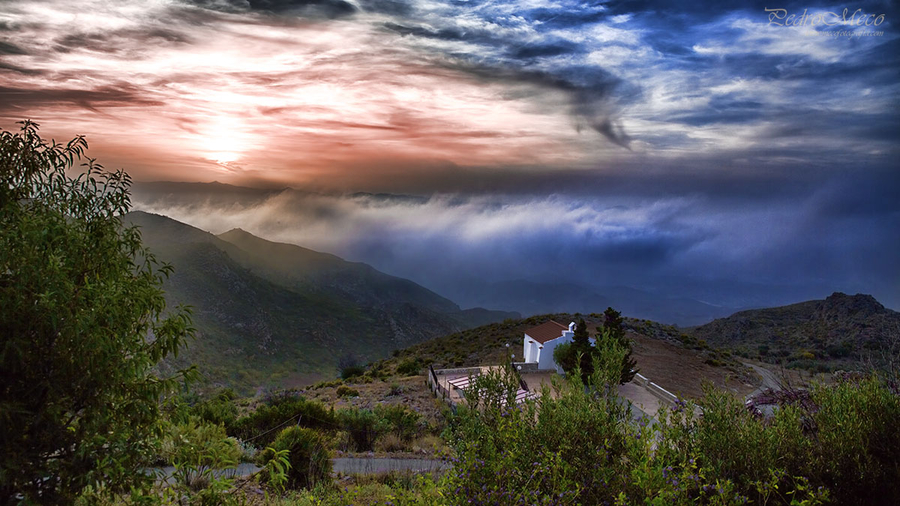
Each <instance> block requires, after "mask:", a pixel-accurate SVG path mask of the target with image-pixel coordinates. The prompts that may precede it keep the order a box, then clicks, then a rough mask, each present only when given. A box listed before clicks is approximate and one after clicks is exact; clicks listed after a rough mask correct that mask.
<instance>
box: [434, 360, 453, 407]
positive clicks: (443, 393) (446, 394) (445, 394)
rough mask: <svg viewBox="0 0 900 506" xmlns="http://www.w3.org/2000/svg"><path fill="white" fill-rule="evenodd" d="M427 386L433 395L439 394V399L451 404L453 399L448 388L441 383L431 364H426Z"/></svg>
mask: <svg viewBox="0 0 900 506" xmlns="http://www.w3.org/2000/svg"><path fill="white" fill-rule="evenodd" d="M428 388H429V389H430V390H431V391H432V393H434V395H435V396H439V397H440V398H441V400H443V401H444V402H446V403H448V404H450V405H451V406H453V401H452V400H451V399H450V390H448V389H446V388H444V387H443V386H442V385H441V382H440V380H438V377H437V373H436V372H434V366H433V365H431V364H429V365H428Z"/></svg>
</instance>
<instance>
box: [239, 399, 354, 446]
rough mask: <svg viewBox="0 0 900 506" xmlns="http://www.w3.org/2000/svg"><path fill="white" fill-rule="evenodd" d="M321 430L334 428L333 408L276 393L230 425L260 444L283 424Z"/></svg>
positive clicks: (241, 435) (240, 434)
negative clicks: (277, 395) (267, 401)
mask: <svg viewBox="0 0 900 506" xmlns="http://www.w3.org/2000/svg"><path fill="white" fill-rule="evenodd" d="M287 423H290V424H299V425H300V426H302V427H307V428H311V429H317V430H322V431H328V430H334V427H335V425H336V419H335V416H334V411H333V410H332V409H329V408H327V407H325V405H324V404H322V403H321V402H317V401H311V400H307V399H304V398H302V397H284V396H283V397H275V398H273V399H270V400H269V403H268V404H263V405H261V406H259V407H258V408H256V411H254V412H253V413H250V414H249V415H247V416H245V417H243V418H240V419H239V420H237V421H236V422H235V423H234V426H233V427H232V428H231V430H230V433H231V435H233V436H235V437H237V438H239V439H241V440H244V441H252V442H253V443H254V444H255V445H257V446H259V447H265V446H268V445H269V444H270V443H271V442H272V441H274V439H275V437H276V436H277V435H278V431H277V429H278V428H279V427H282V426H284V425H285V424H287Z"/></svg>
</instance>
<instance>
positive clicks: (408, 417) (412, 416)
mask: <svg viewBox="0 0 900 506" xmlns="http://www.w3.org/2000/svg"><path fill="white" fill-rule="evenodd" d="M375 417H376V418H377V419H378V422H377V430H378V432H379V433H391V434H394V435H395V436H397V437H398V438H400V439H402V440H404V441H409V440H410V439H412V438H414V437H416V436H418V435H419V434H420V433H421V429H422V426H421V424H422V423H423V420H422V416H421V415H420V414H419V413H416V412H415V411H413V410H411V409H410V408H408V407H407V406H404V405H402V404H379V405H378V406H375Z"/></svg>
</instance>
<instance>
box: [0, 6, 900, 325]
mask: <svg viewBox="0 0 900 506" xmlns="http://www.w3.org/2000/svg"><path fill="white" fill-rule="evenodd" d="M781 5H782V7H783V8H784V9H786V11H789V12H791V13H794V14H798V15H799V14H800V13H802V12H804V11H806V12H807V13H808V14H809V15H810V16H815V15H817V14H822V13H825V12H837V13H840V12H842V11H843V9H844V8H845V6H842V5H836V4H829V3H822V2H813V3H806V2H800V1H789V2H786V3H784V4H781ZM765 7H766V5H765V4H764V3H761V2H724V3H723V2H713V1H711V0H710V1H703V2H699V3H694V4H692V5H691V6H690V7H682V6H674V5H672V4H670V3H666V2H660V1H656V0H634V1H625V2H614V3H611V2H600V1H583V0H553V1H545V0H529V1H515V2H514V1H493V0H491V1H487V0H474V1H467V2H461V1H455V0H259V1H256V0H190V1H189V0H183V1H170V2H154V3H146V2H139V1H136V0H125V1H122V2H107V1H102V0H80V1H75V2H64V1H62V0H50V1H41V2H38V1H29V0H23V1H20V2H6V3H2V4H0V127H3V128H7V129H9V128H14V125H15V122H16V121H18V120H21V119H24V118H31V119H35V120H37V121H39V122H40V123H41V125H42V128H43V132H44V133H45V134H46V135H47V136H48V137H54V138H57V139H65V138H71V137H73V136H74V135H76V134H86V135H87V139H88V141H89V142H90V143H91V146H92V150H91V156H95V157H97V158H98V159H99V160H100V161H101V162H102V163H104V165H105V166H107V167H110V168H118V167H124V168H126V169H127V170H128V171H129V172H130V173H131V174H132V175H133V176H134V177H135V179H136V180H138V181H145V182H147V181H166V180H168V181H193V182H200V181H202V182H208V181H212V180H218V181H224V182H226V183H231V184H235V185H243V186H253V187H258V188H266V190H252V189H251V190H241V191H239V192H238V193H237V194H235V193H234V192H230V193H229V192H226V193H224V194H223V193H222V192H220V191H219V190H215V191H214V190H211V189H210V188H212V187H202V191H200V190H196V189H195V190H196V191H195V190H191V191H189V192H184V191H182V190H179V191H177V192H174V193H172V194H171V195H170V194H168V193H165V194H159V193H158V192H157V194H155V195H156V196H153V195H154V194H153V192H149V191H144V190H142V192H143V193H139V194H138V195H137V196H138V197H139V198H136V200H135V202H136V203H138V204H139V206H141V208H143V209H146V210H150V211H155V212H162V213H164V214H169V215H171V216H173V217H174V218H176V219H181V220H183V221H186V222H188V223H191V224H194V225H197V226H200V227H201V228H204V229H207V230H211V231H215V232H221V231H225V230H227V229H229V228H233V227H240V228H244V229H246V230H248V231H250V232H252V233H256V234H258V235H260V236H262V237H265V238H267V239H272V240H279V241H285V242H291V243H295V244H300V245H302V246H306V247H310V248H313V249H319V250H322V251H327V252H332V253H336V254H339V255H341V256H344V257H346V258H348V259H352V260H361V261H366V262H369V263H371V264H373V265H375V266H376V267H378V268H381V269H383V270H385V271H387V272H389V273H392V274H397V275H400V276H405V277H409V278H411V279H414V280H416V281H419V282H421V283H424V284H426V285H427V286H429V287H432V288H435V289H437V290H438V291H439V292H441V293H445V294H447V295H451V296H453V295H454V294H456V295H457V296H458V298H459V301H460V302H463V303H465V302H466V300H467V299H466V297H469V299H468V300H474V299H472V298H471V297H470V294H471V290H472V288H471V287H473V286H482V285H483V284H484V283H494V282H505V281H515V280H519V279H526V280H531V281H535V282H543V283H546V282H551V281H564V282H567V283H576V284H580V285H579V286H583V285H584V284H589V285H595V284H602V285H604V286H609V285H615V284H624V285H627V286H635V287H637V288H640V289H643V290H651V291H653V290H656V291H667V293H670V294H671V293H678V292H679V290H680V291H686V290H688V288H689V287H695V289H694V288H692V290H694V291H693V292H691V296H692V297H696V298H698V299H702V300H705V301H708V302H709V303H713V304H732V305H734V304H737V305H740V304H745V303H750V302H746V300H745V299H741V297H734V296H729V295H728V293H729V290H731V291H734V290H733V289H731V288H728V287H734V286H737V284H739V283H745V284H747V285H748V286H749V285H750V284H753V285H754V286H765V287H769V288H771V287H774V286H781V287H785V286H794V287H801V288H800V289H798V290H799V291H798V290H795V291H791V292H790V293H791V294H793V295H791V297H795V298H796V297H799V296H801V295H802V296H803V297H806V296H825V295H828V294H829V293H830V291H828V290H831V291H833V290H845V291H851V292H855V291H860V292H870V293H873V294H875V295H876V296H877V297H879V298H880V299H882V301H883V302H884V303H886V304H888V305H892V306H893V307H897V306H898V304H900V294H898V293H897V290H898V287H900V276H898V267H897V265H896V262H895V259H896V258H897V256H898V254H900V244H898V239H897V237H898V235H897V233H896V231H897V230H898V229H900V223H898V215H900V210H898V207H897V199H896V195H897V194H900V188H898V175H897V174H898V172H897V163H896V160H897V159H898V156H900V146H898V140H900V114H898V112H900V111H898V108H900V84H898V83H900V36H898V33H897V31H896V25H897V20H898V19H900V13H898V12H897V8H896V6H895V5H894V3H892V2H880V1H868V0H862V1H860V2H858V3H856V4H854V5H853V6H852V8H853V9H857V8H858V9H860V12H863V13H866V15H868V14H872V15H880V14H883V15H884V16H883V17H882V18H881V19H882V20H883V21H882V22H880V23H879V24H878V26H877V27H873V26H866V25H853V24H848V23H841V24H840V25H839V26H824V25H808V24H807V25H804V26H781V25H778V24H773V23H771V22H770V19H769V14H768V13H767V12H766V11H765ZM851 10H852V9H851ZM867 19H868V18H867ZM285 187H291V188H299V189H302V190H287V191H281V189H283V188H285ZM273 189H274V190H273ZM226 194H227V195H228V197H227V198H224V197H222V195H226ZM403 194H405V195H406V196H405V197H398V195H403ZM179 195H180V196H179ZM185 195H189V197H185ZM216 195H218V197H217V196H216ZM229 199H231V200H229ZM478 283H482V285H479V284H478ZM460 285H466V286H467V287H469V288H467V289H468V290H469V291H468V292H467V291H466V290H467V289H464V288H465V287H463V288H460ZM697 287H699V288H697ZM712 287H719V288H722V287H726V288H723V289H715V290H714V289H712ZM769 288H766V289H764V290H762V291H763V292H765V290H768V289H769ZM772 290H773V291H772V293H775V292H774V290H775V289H774V288H773V289H772ZM785 293H786V292H785ZM798 294H801V295H798ZM755 300H756V302H752V303H757V302H758V303H764V302H765V303H771V302H790V301H793V300H795V299H791V298H790V297H787V296H785V297H782V298H781V299H778V298H777V297H775V298H774V299H773V298H771V297H770V299H768V300H767V301H762V300H761V299H755Z"/></svg>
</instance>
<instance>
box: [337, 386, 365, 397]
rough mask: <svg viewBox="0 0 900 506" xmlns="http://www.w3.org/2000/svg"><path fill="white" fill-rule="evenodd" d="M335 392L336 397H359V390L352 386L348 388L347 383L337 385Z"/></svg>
mask: <svg viewBox="0 0 900 506" xmlns="http://www.w3.org/2000/svg"><path fill="white" fill-rule="evenodd" d="M335 393H337V395H338V397H359V391H358V390H356V389H354V388H350V387H348V386H347V385H341V386H339V387H337V391H336V392H335Z"/></svg>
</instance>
